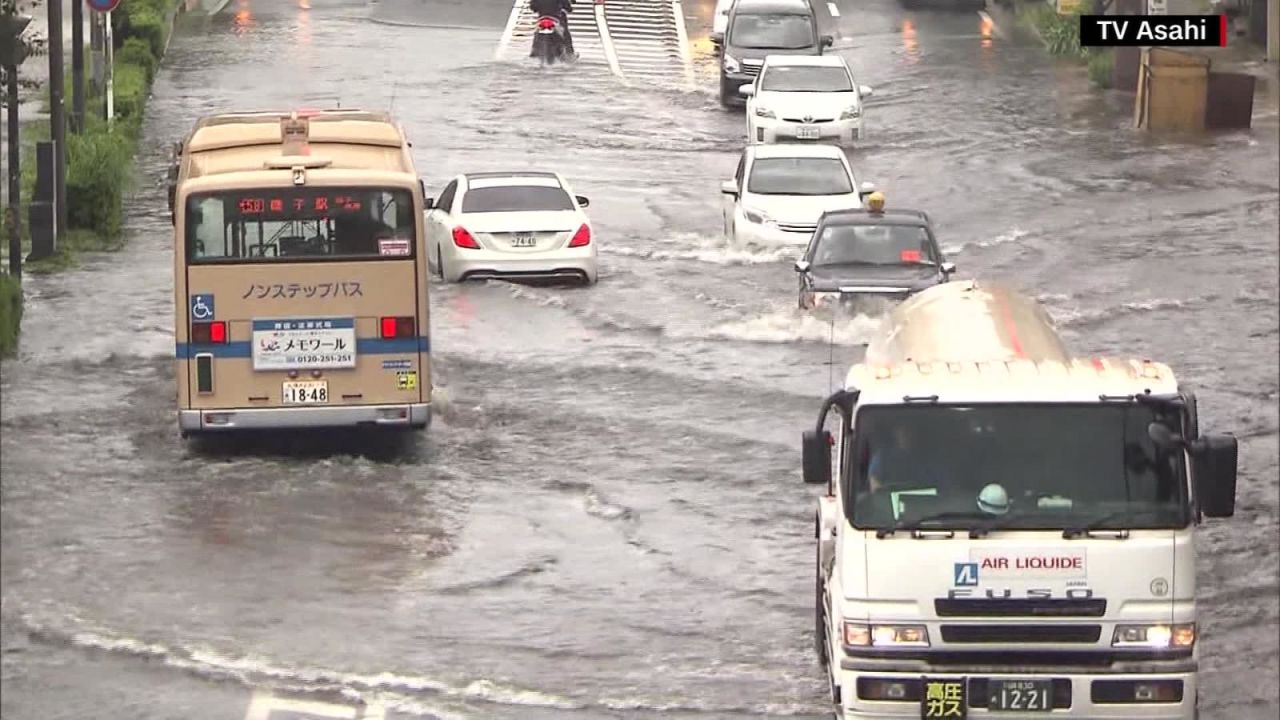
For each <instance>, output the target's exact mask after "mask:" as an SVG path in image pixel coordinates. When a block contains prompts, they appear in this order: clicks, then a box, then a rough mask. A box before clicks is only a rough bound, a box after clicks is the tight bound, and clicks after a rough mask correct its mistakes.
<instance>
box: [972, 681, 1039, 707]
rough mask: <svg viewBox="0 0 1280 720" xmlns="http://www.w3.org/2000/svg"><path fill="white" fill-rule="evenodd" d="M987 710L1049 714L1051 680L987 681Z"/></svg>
mask: <svg viewBox="0 0 1280 720" xmlns="http://www.w3.org/2000/svg"><path fill="white" fill-rule="evenodd" d="M987 696H988V698H987V710H989V711H991V712H1051V711H1052V710H1053V681H1052V680H995V679H992V680H988V681H987Z"/></svg>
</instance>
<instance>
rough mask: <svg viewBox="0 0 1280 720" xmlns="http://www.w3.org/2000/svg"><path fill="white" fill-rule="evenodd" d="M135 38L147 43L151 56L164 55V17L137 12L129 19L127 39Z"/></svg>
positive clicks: (126, 40)
mask: <svg viewBox="0 0 1280 720" xmlns="http://www.w3.org/2000/svg"><path fill="white" fill-rule="evenodd" d="M132 38H136V39H139V40H142V41H144V42H146V43H147V45H148V46H149V47H150V48H151V54H152V55H154V56H155V57H160V56H161V55H163V54H164V17H163V16H161V15H159V14H157V13H155V12H152V11H146V12H138V13H135V14H134V16H133V17H131V18H129V35H128V37H126V38H125V42H128V41H129V39H132Z"/></svg>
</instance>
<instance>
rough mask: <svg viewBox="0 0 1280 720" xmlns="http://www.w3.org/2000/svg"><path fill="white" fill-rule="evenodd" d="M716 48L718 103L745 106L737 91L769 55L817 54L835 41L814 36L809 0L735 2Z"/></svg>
mask: <svg viewBox="0 0 1280 720" xmlns="http://www.w3.org/2000/svg"><path fill="white" fill-rule="evenodd" d="M727 27H728V29H727V30H726V31H725V32H724V34H723V36H721V35H720V34H717V33H712V35H711V39H712V41H713V42H715V43H716V44H717V46H719V47H720V104H721V105H723V106H725V107H730V106H740V105H743V104H745V103H744V101H743V98H742V96H741V95H740V94H738V88H740V87H741V86H743V85H745V84H747V83H750V82H752V81H753V80H755V78H756V76H757V75H759V74H760V68H761V67H762V66H763V65H764V59H765V57H766V56H769V55H821V54H822V52H823V51H824V50H825V49H827V48H829V47H831V46H832V45H833V44H834V42H835V40H834V38H832V37H831V36H830V35H819V34H818V18H817V16H816V15H815V14H814V12H813V7H812V6H811V5H810V4H809V0H736V1H735V2H734V3H733V6H732V7H731V8H730V10H729V19H728V23H727Z"/></svg>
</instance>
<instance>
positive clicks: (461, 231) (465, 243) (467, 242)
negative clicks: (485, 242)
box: [453, 227, 480, 250]
mask: <svg viewBox="0 0 1280 720" xmlns="http://www.w3.org/2000/svg"><path fill="white" fill-rule="evenodd" d="M453 244H454V245H457V246H458V247H460V248H470V249H472V250H479V249H480V243H478V242H476V239H475V238H474V237H471V233H469V232H467V231H466V229H465V228H460V227H456V228H454V229H453Z"/></svg>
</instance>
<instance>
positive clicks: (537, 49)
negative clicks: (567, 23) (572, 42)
mask: <svg viewBox="0 0 1280 720" xmlns="http://www.w3.org/2000/svg"><path fill="white" fill-rule="evenodd" d="M533 28H534V29H533V46H532V47H531V48H530V49H529V57H536V58H538V60H539V61H541V63H542V64H543V65H554V64H556V63H557V62H569V61H570V60H572V59H573V56H572V55H570V54H569V44H568V43H567V42H566V41H565V37H564V25H563V24H562V23H561V21H560V18H558V17H555V16H553V15H543V16H541V17H539V18H538V19H537V20H536V21H535V22H534V25H533Z"/></svg>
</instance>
